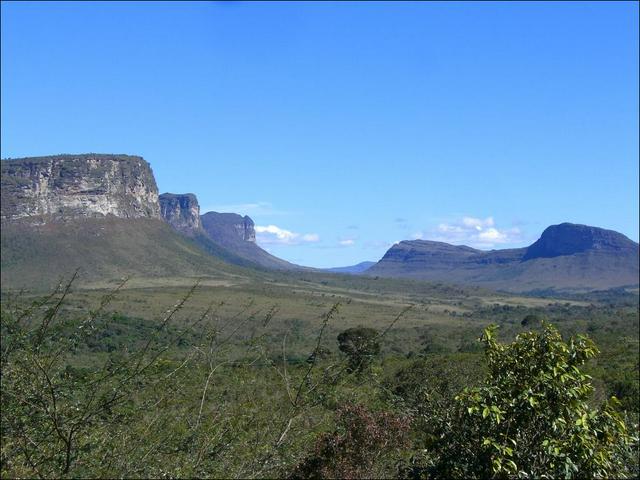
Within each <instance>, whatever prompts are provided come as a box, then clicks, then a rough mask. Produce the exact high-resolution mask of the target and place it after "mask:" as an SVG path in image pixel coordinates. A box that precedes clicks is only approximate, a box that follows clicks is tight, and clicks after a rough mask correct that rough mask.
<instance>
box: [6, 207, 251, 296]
mask: <svg viewBox="0 0 640 480" xmlns="http://www.w3.org/2000/svg"><path fill="white" fill-rule="evenodd" d="M0 238H1V246H0V248H1V251H2V259H1V263H0V266H1V270H2V273H1V279H2V288H3V289H5V288H22V287H25V288H28V289H34V288H38V289H40V288H42V289H47V288H50V287H51V286H53V285H55V284H56V283H57V282H58V281H59V279H60V277H61V276H63V275H64V276H69V275H71V274H72V273H73V272H74V271H75V270H76V269H78V270H79V274H80V276H81V278H82V280H83V281H84V282H91V281H102V280H108V279H115V278H121V277H123V276H133V277H191V276H194V277H195V276H200V275H206V276H209V277H220V278H228V277H233V276H237V275H244V274H245V272H244V270H243V269H241V268H239V267H236V266H233V265H229V264H228V263H226V262H224V261H222V260H221V259H218V258H215V257H214V256H212V255H211V254H210V253H209V252H206V251H205V250H204V249H203V248H202V247H201V246H200V245H198V244H197V243H196V242H195V241H193V240H190V239H188V238H185V237H184V236H182V235H180V234H179V233H177V232H175V231H174V230H173V229H172V228H171V227H170V226H169V225H167V224H166V223H164V222H162V221H161V220H156V219H121V218H116V217H106V218H85V219H81V220H69V221H65V222H55V223H47V224H44V225H33V224H27V223H23V222H12V223H4V224H3V225H2V231H1V234H0Z"/></svg>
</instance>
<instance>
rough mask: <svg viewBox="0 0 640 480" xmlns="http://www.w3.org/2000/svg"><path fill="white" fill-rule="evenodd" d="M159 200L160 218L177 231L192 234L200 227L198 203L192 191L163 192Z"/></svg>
mask: <svg viewBox="0 0 640 480" xmlns="http://www.w3.org/2000/svg"><path fill="white" fill-rule="evenodd" d="M159 200H160V213H161V214H162V218H163V219H164V220H165V221H166V222H167V223H168V224H169V225H171V226H172V227H173V228H175V229H176V230H177V231H179V232H181V233H184V234H185V235H188V236H192V235H193V234H194V233H195V232H196V231H199V230H201V229H202V223H201V222H200V205H198V199H197V198H196V196H195V195H194V194H193V193H183V194H175V193H163V194H162V195H160V197H159Z"/></svg>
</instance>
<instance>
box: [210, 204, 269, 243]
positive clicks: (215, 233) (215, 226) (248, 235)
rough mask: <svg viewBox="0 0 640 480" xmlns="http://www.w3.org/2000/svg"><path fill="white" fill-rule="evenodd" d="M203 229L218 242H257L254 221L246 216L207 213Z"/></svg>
mask: <svg viewBox="0 0 640 480" xmlns="http://www.w3.org/2000/svg"><path fill="white" fill-rule="evenodd" d="M202 227H203V228H204V229H205V231H206V232H207V234H208V235H209V236H210V237H211V238H212V239H213V240H215V241H217V242H221V243H232V244H233V243H237V242H252V243H255V242H256V231H255V228H254V223H253V220H251V218H250V217H248V216H246V215H245V216H244V217H243V216H241V215H238V214H237V213H218V212H207V213H205V214H204V215H202Z"/></svg>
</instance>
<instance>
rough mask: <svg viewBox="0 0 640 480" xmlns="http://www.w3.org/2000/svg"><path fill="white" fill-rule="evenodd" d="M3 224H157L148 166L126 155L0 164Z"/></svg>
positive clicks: (154, 190) (156, 204) (155, 195)
mask: <svg viewBox="0 0 640 480" xmlns="http://www.w3.org/2000/svg"><path fill="white" fill-rule="evenodd" d="M1 165H2V180H1V187H2V188H1V191H2V209H1V213H0V216H1V218H2V220H3V221H12V220H36V221H39V222H43V221H47V220H50V219H77V218H83V217H104V216H108V215H113V216H115V217H119V218H158V219H159V218H160V205H159V202H158V188H157V186H156V181H155V179H154V177H153V172H152V171H151V167H150V166H149V164H148V163H147V162H146V161H145V160H144V159H143V158H142V157H137V156H130V155H108V154H94V153H89V154H82V155H55V156H49V157H30V158H20V159H8V160H2V162H1Z"/></svg>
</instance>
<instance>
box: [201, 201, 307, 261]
mask: <svg viewBox="0 0 640 480" xmlns="http://www.w3.org/2000/svg"><path fill="white" fill-rule="evenodd" d="M200 219H201V220H202V229H203V230H204V232H205V234H206V236H207V238H209V239H211V240H212V241H213V242H215V244H216V245H219V246H221V247H223V248H224V249H226V250H227V251H229V252H231V253H233V254H234V255H236V256H237V257H239V258H240V259H243V260H244V261H248V262H250V264H251V265H253V266H260V267H264V268H272V269H277V270H298V269H301V268H304V267H300V266H299V265H294V264H292V263H289V262H287V261H285V260H282V259H280V258H277V257H274V256H273V255H271V254H270V253H269V252H266V251H265V250H263V249H262V248H260V246H259V245H258V244H257V243H256V231H255V227H254V224H253V220H251V218H249V217H248V216H244V217H243V216H241V215H238V214H236V213H218V212H207V213H205V214H204V215H202V216H201V217H200ZM229 261H231V262H232V263H238V262H235V261H234V260H232V259H230V260H229ZM241 264H243V265H244V264H245V263H241Z"/></svg>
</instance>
